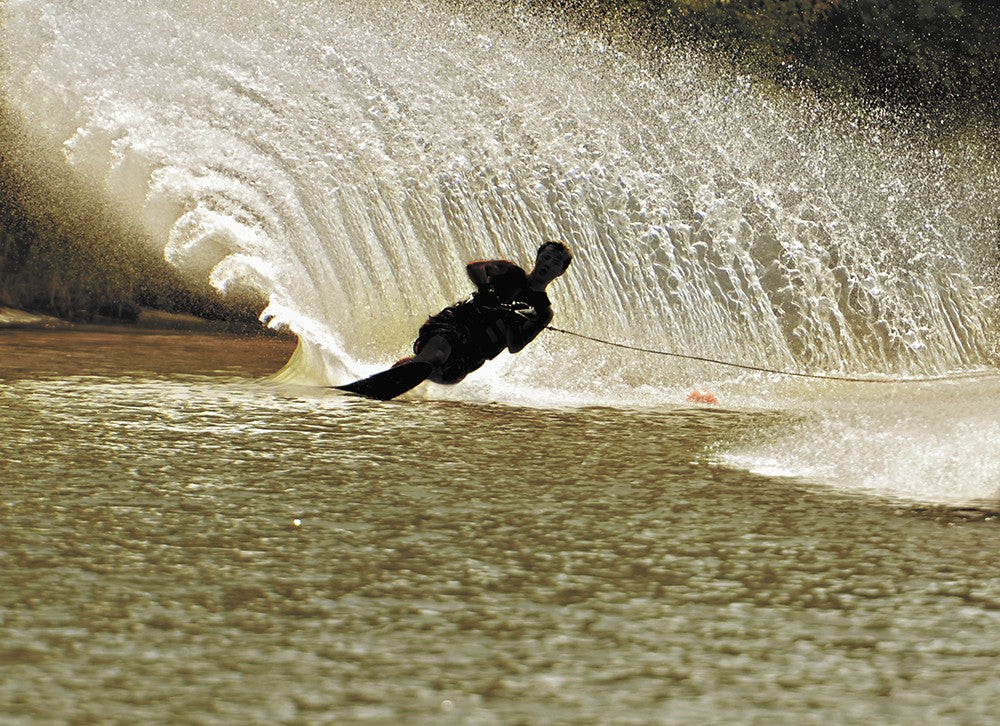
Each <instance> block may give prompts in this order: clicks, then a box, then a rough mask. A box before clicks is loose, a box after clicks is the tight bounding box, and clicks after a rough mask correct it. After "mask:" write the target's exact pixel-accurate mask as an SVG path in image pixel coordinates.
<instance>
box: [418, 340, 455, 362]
mask: <svg viewBox="0 0 1000 726" xmlns="http://www.w3.org/2000/svg"><path fill="white" fill-rule="evenodd" d="M449 356H451V343H449V342H448V341H447V340H446V339H445V338H443V337H442V336H440V335H434V336H431V338H430V339H429V340H428V341H427V342H426V343H424V344H423V345H422V346H420V351H419V352H418V353H417V354H416V355H415V356H413V360H415V361H420V362H422V363H430V364H431V365H432V366H434V367H435V368H439V367H441V366H443V365H444V364H445V363H446V362H447V361H448V358H449Z"/></svg>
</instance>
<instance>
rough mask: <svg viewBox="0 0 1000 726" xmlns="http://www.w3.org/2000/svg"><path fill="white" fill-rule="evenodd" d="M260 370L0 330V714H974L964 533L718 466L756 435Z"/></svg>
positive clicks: (969, 525) (983, 600) (982, 678)
mask: <svg viewBox="0 0 1000 726" xmlns="http://www.w3.org/2000/svg"><path fill="white" fill-rule="evenodd" d="M288 348H289V344H288V343H287V342H286V341H282V340H275V339H260V338H257V339H240V338H230V337H225V336H218V335H205V334H201V333H192V332H186V333H183V334H181V333H170V332H155V331H147V332H140V331H132V332H125V331H3V332H0V354H2V360H0V427H2V429H0V430H2V434H3V436H2V440H0V472H2V489H0V497H2V500H0V533H2V540H0V723H4V724H21V723H24V724H28V723H31V724H35V723H65V722H74V723H105V722H118V723H126V722H129V723H174V724H176V723H205V724H213V723H219V724H223V723H224V724H229V723H233V724H237V723H239V724H244V723H387V724H388V723H418V724H432V723H433V724H438V723H444V724H447V723H472V724H491V723H498V724H499V723H503V724H507V723H531V724H535V723H538V724H540V723H636V724H639V723H642V724H645V723H706V722H707V723H760V724H765V723H766V724H786V723H787V724H803V723H915V722H917V721H927V722H930V723H952V724H976V723H990V722H991V721H992V719H993V717H994V716H995V714H996V713H997V709H998V708H1000V692H998V691H997V689H996V677H997V674H998V666H997V663H998V658H1000V581H998V580H997V578H996V577H995V576H994V569H995V563H996V562H997V560H998V556H1000V546H998V544H997V538H998V529H997V524H996V523H994V522H993V519H992V515H991V514H990V512H989V511H988V510H985V509H968V510H959V509H956V508H953V507H952V508H948V507H944V506H935V505H929V504H928V505H921V504H914V503H905V502H900V501H892V500H888V499H883V498H876V497H872V496H867V495H859V494H848V493H842V492H839V491H838V490H837V489H836V488H831V487H829V486H824V485H820V484H816V483H812V482H809V481H805V480H798V479H790V478H768V477H765V476H760V475H755V474H750V473H747V472H746V471H744V470H740V469H737V468H733V466H732V465H727V464H725V463H723V462H725V461H726V458H725V456H722V455H720V454H724V453H725V452H726V450H727V448H728V447H729V446H730V444H731V443H732V442H737V441H739V442H744V443H743V444H742V445H745V441H746V439H747V436H748V435H749V436H751V437H756V438H759V439H761V440H765V441H766V440H768V439H769V438H778V437H780V436H781V435H782V432H785V431H787V430H788V429H789V428H790V427H791V426H793V422H792V421H791V418H790V417H789V416H788V414H783V413H773V412H760V411H752V412H746V411H726V410H709V409H692V408H674V409H667V410H646V411H637V410H621V409H610V408H607V409H606V408H583V409H565V410H559V409H531V408H519V407H512V406H499V405H483V404H476V405H473V404H468V403H458V402H442V401H425V400H410V401H396V402H390V403H385V404H382V403H372V402H368V401H363V400H359V399H352V398H348V397H344V396H340V395H336V394H333V393H329V392H326V391H324V390H323V389H315V388H293V387H289V386H283V385H277V384H274V383H268V382H266V381H262V380H260V376H263V375H265V374H267V373H269V372H272V371H274V370H276V369H277V368H278V367H280V365H281V362H282V361H283V360H284V358H285V357H286V356H287V355H288V353H289V350H288ZM794 425H801V424H800V423H798V422H797V423H795V424H794Z"/></svg>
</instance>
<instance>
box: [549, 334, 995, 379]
mask: <svg viewBox="0 0 1000 726" xmlns="http://www.w3.org/2000/svg"><path fill="white" fill-rule="evenodd" d="M547 329H548V330H552V331H554V332H556V333H562V334H563V335H572V336H573V337H575V338H581V339H582V340H589V341H591V342H593V343H600V344H602V345H608V346H611V347H612V348H622V349H624V350H632V351H636V352H639V353H651V354H653V355H665V356H669V357H671V358H683V359H684V360H693V361H698V362H699V363H711V364H712V365H718V366H727V367H729V368H742V369H743V370H746V371H754V372H756V373H771V374H773V375H778V376H794V377H796V378H812V379H815V380H821V381H841V382H846V383H928V382H933V381H946V380H947V381H950V380H959V379H962V378H974V377H978V376H981V375H983V373H984V372H985V371H966V372H963V373H950V374H949V373H946V374H944V375H940V376H923V377H919V378H860V377H853V376H837V375H832V374H824V373H801V372H799V371H785V370H778V369H775V368H764V367H762V366H751V365H746V364H744V363H734V362H732V361H726V360H719V359H718V358H707V357H705V356H700V355H689V354H687V353H673V352H670V351H666V350H654V349H652V348H641V347H639V346H635V345H626V344H624V343H615V342H614V341H611V340H604V339H603V338H595V337H593V336H590V335H584V334H583V333H574V332H573V331H572V330H563V329H562V328H557V327H555V326H553V325H549V326H548V327H547Z"/></svg>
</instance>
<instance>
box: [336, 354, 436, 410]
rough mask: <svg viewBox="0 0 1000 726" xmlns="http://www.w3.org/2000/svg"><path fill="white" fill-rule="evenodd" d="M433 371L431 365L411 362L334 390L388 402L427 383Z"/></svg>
mask: <svg viewBox="0 0 1000 726" xmlns="http://www.w3.org/2000/svg"><path fill="white" fill-rule="evenodd" d="M431 370H432V368H431V364H430V363H423V362H419V361H409V362H406V363H400V364H399V365H397V366H393V367H392V368H390V369H389V370H387V371H382V372H381V373H376V374H375V375H373V376H368V378H362V379H361V380H360V381H354V383H347V384H345V385H343V386H334V388H336V389H338V390H340V391H347V392H348V393H354V394H357V395H359V396H364V397H365V398H374V399H377V400H379V401H388V400H389V399H390V398H395V397H396V396H399V395H402V394H404V393H406V392H407V391H409V390H410V389H411V388H414V387H416V386H418V385H420V384H421V383H423V382H424V381H426V380H427V378H428V376H430V374H431Z"/></svg>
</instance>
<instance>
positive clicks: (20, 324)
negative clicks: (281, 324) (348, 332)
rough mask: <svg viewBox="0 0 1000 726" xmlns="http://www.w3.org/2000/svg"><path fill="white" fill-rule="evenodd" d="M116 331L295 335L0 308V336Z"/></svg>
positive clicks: (179, 316)
mask: <svg viewBox="0 0 1000 726" xmlns="http://www.w3.org/2000/svg"><path fill="white" fill-rule="evenodd" d="M99 328H116V329H117V328H120V329H130V330H149V331H158V330H162V331H176V332H183V331H190V332H200V333H219V334H224V335H239V336H244V337H258V336H259V337H268V338H287V339H294V338H295V335H294V334H293V333H291V332H289V331H287V330H274V329H271V328H267V327H265V326H264V325H263V324H262V323H261V322H260V321H256V320H247V319H243V318H239V319H231V320H217V319H211V318H203V317H200V316H198V315H193V314H191V313H179V312H169V311H166V310H157V309H154V308H142V309H140V310H139V313H138V315H137V316H136V317H135V318H134V319H124V318H117V317H110V316H108V317H105V316H95V317H93V318H91V319H88V320H86V321H78V320H66V319H64V318H59V317H55V316H53V315H48V314H45V313H38V312H33V311H30V310H22V309H20V308H12V307H5V306H2V305H0V332H2V331H5V330H43V329H80V330H86V329H99Z"/></svg>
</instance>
